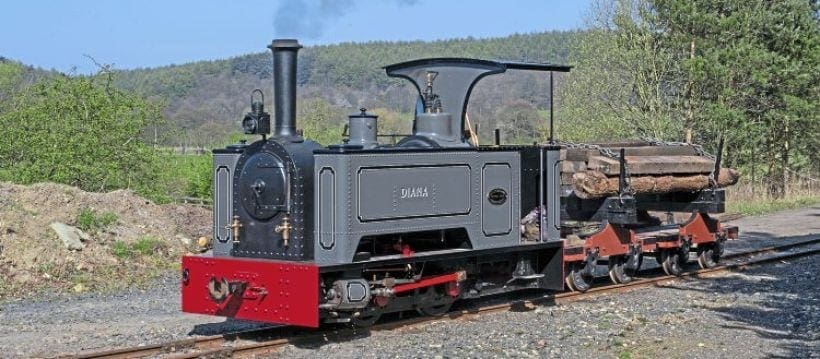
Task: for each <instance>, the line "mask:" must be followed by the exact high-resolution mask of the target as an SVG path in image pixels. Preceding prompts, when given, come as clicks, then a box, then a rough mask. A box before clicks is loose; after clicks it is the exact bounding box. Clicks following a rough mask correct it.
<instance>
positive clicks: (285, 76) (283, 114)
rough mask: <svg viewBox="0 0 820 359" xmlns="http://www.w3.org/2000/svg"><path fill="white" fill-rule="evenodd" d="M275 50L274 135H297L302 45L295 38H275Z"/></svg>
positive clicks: (272, 47) (273, 47)
mask: <svg viewBox="0 0 820 359" xmlns="http://www.w3.org/2000/svg"><path fill="white" fill-rule="evenodd" d="M268 48H269V49H271V51H273V108H274V129H273V136H274V137H295V136H298V134H297V133H296V54H297V52H299V49H301V48H302V45H299V41H296V40H294V39H275V40H273V42H271V44H270V46H268Z"/></svg>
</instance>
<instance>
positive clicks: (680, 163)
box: [181, 39, 737, 327]
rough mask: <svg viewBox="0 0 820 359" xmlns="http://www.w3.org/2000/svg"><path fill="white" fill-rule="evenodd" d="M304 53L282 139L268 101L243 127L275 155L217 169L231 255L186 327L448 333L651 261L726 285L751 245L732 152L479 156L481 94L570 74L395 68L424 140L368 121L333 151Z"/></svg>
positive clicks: (285, 54)
mask: <svg viewBox="0 0 820 359" xmlns="http://www.w3.org/2000/svg"><path fill="white" fill-rule="evenodd" d="M300 47H301V46H300V45H299V43H298V42H297V41H296V40H282V39H280V40H274V41H273V42H272V44H271V45H270V46H269V48H270V49H271V50H272V53H273V69H274V71H273V82H274V85H273V98H274V101H273V103H274V111H273V114H274V116H273V117H274V119H273V124H271V116H270V114H269V113H268V112H266V111H265V109H264V102H263V101H262V100H261V96H260V95H261V92H262V91H259V90H257V91H255V92H256V94H255V96H254V95H252V96H251V98H252V103H251V111H250V112H249V113H248V114H247V115H246V116H245V117H244V118H243V120H242V127H243V129H244V131H245V133H247V134H252V135H258V136H259V139H258V140H256V141H254V142H252V143H247V142H240V143H237V144H234V145H230V146H227V147H225V148H220V149H215V150H214V151H213V161H214V162H213V176H214V198H213V206H214V224H213V240H212V242H211V243H210V246H211V250H210V251H208V252H207V253H204V254H200V255H189V256H185V257H183V259H182V285H181V291H182V293H181V294H182V309H183V311H185V312H190V313H200V314H209V315H217V316H225V317H233V318H238V319H248V320H255V321H261V322H271V323H282V324H290V325H296V326H305V327H318V326H320V325H321V324H322V323H352V324H354V325H358V326H367V325H371V324H373V323H374V322H376V321H378V320H379V318H380V317H382V316H383V315H384V314H387V313H396V312H404V311H416V312H418V313H421V314H422V315H442V314H444V313H446V312H447V311H448V310H449V308H450V306H451V305H452V304H453V303H454V302H456V301H457V300H464V299H470V298H477V297H482V296H487V295H493V294H498V293H507V292H513V291H518V290H522V289H542V290H547V291H562V290H565V289H567V288H568V289H570V290H578V291H584V290H587V289H588V288H589V287H590V286H591V284H592V279H593V278H595V277H596V276H599V275H607V274H608V275H609V277H610V278H611V279H612V280H613V281H614V282H618V283H625V282H629V281H630V280H632V278H633V276H634V275H635V272H636V271H638V270H639V269H640V267H641V263H642V262H643V259H644V257H646V256H649V257H650V258H655V260H657V261H658V263H660V264H661V265H662V266H663V268H664V270H665V271H667V272H668V273H670V274H679V273H680V272H681V271H682V268H683V266H684V265H686V263H687V261H688V260H689V258H690V254H693V255H695V256H696V257H697V262H698V263H699V264H700V265H701V266H703V267H709V266H713V265H715V263H716V262H717V261H718V260H719V259H720V256H721V254H722V251H723V242H724V241H725V240H726V239H728V238H734V237H736V236H737V229H736V228H734V227H729V226H726V225H723V224H721V223H720V222H719V221H717V220H715V219H714V218H713V217H712V215H713V214H715V213H720V212H722V211H723V210H724V202H725V194H724V190H723V188H721V187H723V186H726V185H729V184H731V183H733V181H736V179H737V173H736V172H735V171H734V170H731V169H722V168H721V167H720V162H721V161H720V153H719V152H718V154H717V155H716V156H714V157H713V156H710V155H708V154H707V153H706V152H705V151H703V149H702V148H701V147H699V146H696V145H691V144H677V143H661V142H657V141H632V142H612V143H598V144H575V143H568V142H558V141H550V142H549V143H544V144H533V145H511V144H503V143H501V141H500V139H499V140H496V142H495V143H493V144H489V145H481V146H479V145H477V144H476V142H474V141H472V140H473V136H475V134H474V133H473V132H471V131H469V129H468V128H467V126H465V120H466V118H465V117H466V109H467V104H468V101H469V97H470V93H471V91H472V89H473V86H475V84H476V83H477V82H478V81H479V80H480V79H482V78H484V77H486V76H490V75H499V74H502V73H504V72H507V71H542V72H546V73H548V74H549V75H550V77H551V76H552V73H553V72H568V71H570V69H571V68H570V67H569V66H564V65H555V64H545V63H525V62H514V61H488V60H478V59H466V58H432V59H420V60H413V61H408V62H403V63H398V64H393V65H389V66H387V67H385V71H386V74H387V76H391V77H396V78H402V79H405V80H408V81H409V82H410V83H411V84H412V85H413V86H414V88H415V89H416V90H417V109H416V113H415V115H414V116H413V119H412V123H413V126H412V134H410V135H408V136H406V137H404V138H402V139H401V140H400V141H398V142H397V143H396V144H392V145H388V144H384V143H380V142H379V140H378V139H379V136H378V118H377V116H375V115H372V114H370V113H368V112H367V111H366V110H364V109H362V110H361V111H360V112H357V113H355V114H353V115H351V116H350V117H349V124H348V128H349V131H348V133H349V136H348V138H346V139H345V141H344V142H343V143H338V144H331V145H327V146H324V145H321V144H318V143H316V142H314V141H311V140H310V138H309V136H305V134H304V133H302V132H301V131H299V130H298V128H297V124H296V78H297V76H296V68H297V66H296V65H297V54H298V51H299V49H300ZM550 97H552V96H550ZM308 135H309V134H308ZM496 138H498V136H497V137H496ZM550 138H551V139H552V136H551V137H550ZM674 213H677V214H678V216H675V215H673V214H674ZM682 213H684V214H687V215H688V218H687V219H686V220H683V221H676V220H675V218H677V217H680V214H682Z"/></svg>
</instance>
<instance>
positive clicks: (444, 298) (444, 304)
mask: <svg viewBox="0 0 820 359" xmlns="http://www.w3.org/2000/svg"><path fill="white" fill-rule="evenodd" d="M420 297H421V298H422V302H423V304H421V305H419V306H417V307H416V312H418V313H419V314H421V315H424V316H430V317H440V316H442V315H445V314H447V312H449V311H450V307H451V306H452V305H453V303H454V302H455V298H453V297H451V296H449V295H447V294H446V293H443V290H442V289H441V288H428V289H427V292H426V293H424V294H422V295H421V296H420Z"/></svg>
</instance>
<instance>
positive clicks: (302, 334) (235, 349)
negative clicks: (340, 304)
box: [59, 238, 820, 359]
mask: <svg viewBox="0 0 820 359" xmlns="http://www.w3.org/2000/svg"><path fill="white" fill-rule="evenodd" d="M818 243H820V238H812V239H808V240H803V241H798V242H793V243H789V244H785V245H781V246H770V247H765V248H760V249H756V250H752V251H746V252H740V253H732V254H727V255H725V256H724V257H723V259H722V262H723V264H721V265H718V266H716V267H713V268H708V269H698V270H692V271H688V272H685V273H683V274H682V275H680V276H669V275H656V276H653V277H649V278H636V279H635V280H633V281H632V282H630V283H627V284H617V285H616V284H612V285H603V286H597V287H593V288H591V289H590V290H588V291H586V292H583V293H582V292H563V293H558V294H555V295H550V296H543V295H540V296H537V297H533V298H528V299H519V300H515V301H507V302H505V303H502V304H495V305H486V306H479V307H472V308H467V309H459V310H455V311H452V312H450V313H448V314H446V315H444V316H443V317H415V318H410V319H399V320H395V321H390V322H386V323H381V324H377V325H374V326H372V327H370V328H367V329H366V330H368V331H379V330H391V329H395V328H399V327H406V326H410V325H417V324H422V323H427V322H432V321H437V320H443V319H444V320H446V319H464V318H469V317H473V316H477V315H483V314H487V313H493V312H500V311H506V310H509V309H510V308H512V307H513V306H518V307H520V306H535V305H539V304H549V303H554V304H566V303H570V302H574V301H579V300H583V299H586V298H590V297H595V296H599V295H603V294H608V293H619V292H624V291H628V290H633V289H635V288H640V287H647V286H654V285H658V284H659V283H663V282H668V281H673V280H678V279H681V278H699V277H706V276H709V275H714V274H718V273H721V272H726V271H732V270H740V269H744V268H747V267H751V266H755V265H760V264H765V263H771V262H777V261H783V260H786V259H793V258H799V257H805V256H811V255H815V254H817V253H820V248H812V249H807V250H801V251H794V252H788V253H783V252H784V251H788V250H792V249H795V248H800V247H807V246H811V245H814V244H818ZM767 254H772V255H769V256H764V255H767ZM761 256H764V257H761ZM744 259H745V260H744ZM729 261H734V262H731V263H727V262H729ZM648 272H655V273H657V272H658V271H657V269H648V270H646V271H644V273H648ZM357 333H361V329H356V328H349V327H345V328H341V329H340V328H336V329H325V330H318V331H317V330H302V329H296V328H291V327H273V328H263V329H254V330H248V331H242V332H236V333H230V334H222V335H213V336H206V337H199V338H191V339H182V340H176V341H171V342H167V343H162V344H154V345H147V346H139V347H131V348H121V349H113V350H105V351H96V352H86V353H79V354H76V355H70V356H61V357H59V358H89V359H90V358H109V359H110V358H138V357H163V358H179V359H181V358H199V357H231V356H251V355H256V354H265V353H270V352H273V351H275V350H277V349H278V348H281V347H283V346H285V345H287V344H289V343H293V342H294V341H298V342H316V341H333V340H341V339H344V338H350V337H355V336H356V335H357ZM228 343H232V344H233V345H226V344H228Z"/></svg>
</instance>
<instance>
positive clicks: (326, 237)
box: [314, 150, 521, 265]
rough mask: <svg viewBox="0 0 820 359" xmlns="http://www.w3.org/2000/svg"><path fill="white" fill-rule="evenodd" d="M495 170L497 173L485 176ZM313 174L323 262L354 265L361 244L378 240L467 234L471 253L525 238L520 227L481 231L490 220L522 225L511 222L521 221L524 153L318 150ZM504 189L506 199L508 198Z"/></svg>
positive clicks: (318, 260)
mask: <svg viewBox="0 0 820 359" xmlns="http://www.w3.org/2000/svg"><path fill="white" fill-rule="evenodd" d="M488 165H490V168H492V169H493V170H491V171H485V168H486V167H487V166H488ZM496 166H501V167H496ZM496 168H504V169H505V170H504V171H496V170H495V169H496ZM314 173H315V176H316V178H318V179H319V180H317V181H316V189H315V191H314V193H315V198H316V203H317V206H316V209H317V211H318V213H317V216H316V219H315V223H316V227H315V231H314V233H315V235H314V238H315V240H314V246H315V249H314V254H315V261H316V263H317V264H320V265H332V264H343V263H351V262H354V261H355V260H354V256H355V254H356V250H357V248H358V245H359V242H360V240H361V239H362V238H363V237H365V236H371V235H383V234H391V233H394V234H402V233H412V232H419V231H436V230H463V231H464V232H465V233H466V234H467V236H468V237H469V245H470V248H472V249H488V248H499V247H505V246H514V245H517V244H519V243H520V240H521V237H520V234H519V232H518V231H517V230H506V229H505V230H495V229H494V230H490V231H487V232H486V233H485V231H484V229H483V228H482V220H483V219H485V220H490V222H491V223H493V224H492V226H493V228H496V229H497V228H498V227H499V226H500V227H504V228H508V227H512V229H514V228H515V227H516V226H512V225H511V224H513V223H517V221H518V219H519V218H520V210H519V208H520V158H519V154H518V152H482V153H480V154H479V153H478V152H476V151H441V152H439V151H419V152H405V153H395V152H393V153H378V152H361V153H356V152H348V153H333V151H332V150H329V151H319V153H317V154H316V156H315V172H314ZM491 177H492V178H491ZM485 183H486V184H488V185H486V186H485V185H483V184H485ZM489 184H492V185H489ZM490 187H492V188H490ZM485 189H486V191H485ZM492 191H494V192H493V193H494V194H493V195H491V194H490V193H489V192H492ZM485 192H488V193H485ZM499 192H504V193H505V194H506V195H505V196H504V197H505V198H504V199H503V201H502V200H501V199H500V198H499V196H498V193H499ZM491 201H492V202H491ZM485 202H487V204H485ZM496 206H500V207H499V208H502V209H501V210H500V211H498V210H496ZM485 211H486V212H487V214H486V215H485V214H483V212H485ZM491 217H492V218H491ZM499 224H500V225H499Z"/></svg>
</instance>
